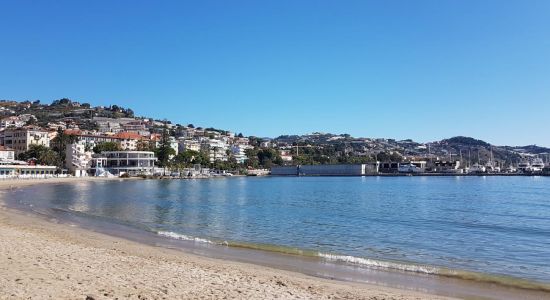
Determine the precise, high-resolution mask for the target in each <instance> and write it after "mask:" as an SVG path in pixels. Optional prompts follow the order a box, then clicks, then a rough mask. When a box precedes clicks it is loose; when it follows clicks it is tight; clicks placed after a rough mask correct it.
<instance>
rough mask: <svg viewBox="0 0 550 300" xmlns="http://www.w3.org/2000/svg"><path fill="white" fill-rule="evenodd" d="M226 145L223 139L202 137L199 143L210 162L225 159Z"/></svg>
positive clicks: (226, 156)
mask: <svg viewBox="0 0 550 300" xmlns="http://www.w3.org/2000/svg"><path fill="white" fill-rule="evenodd" d="M228 150H229V149H228V146H227V143H225V141H223V140H218V139H204V140H203V141H202V143H201V151H203V152H205V153H207V154H208V157H209V160H210V162H215V161H227V159H228V155H227V152H228Z"/></svg>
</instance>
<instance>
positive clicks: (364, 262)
mask: <svg viewBox="0 0 550 300" xmlns="http://www.w3.org/2000/svg"><path fill="white" fill-rule="evenodd" d="M319 257H322V258H324V259H327V260H331V261H338V262H346V263H351V264H356V265H360V266H364V267H375V268H383V269H392V270H399V271H407V272H416V273H424V274H441V272H440V269H439V268H436V267H430V266H422V265H413V264H402V263H396V262H389V261H381V260H375V259H369V258H362V257H355V256H349V255H335V254H329V253H319Z"/></svg>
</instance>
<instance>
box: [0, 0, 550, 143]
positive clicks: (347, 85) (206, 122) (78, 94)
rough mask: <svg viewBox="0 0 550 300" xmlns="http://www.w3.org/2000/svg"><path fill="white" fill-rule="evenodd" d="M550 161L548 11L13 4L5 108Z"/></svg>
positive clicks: (498, 4) (520, 5) (7, 28)
mask: <svg viewBox="0 0 550 300" xmlns="http://www.w3.org/2000/svg"><path fill="white" fill-rule="evenodd" d="M62 97H67V98H71V99H74V100H78V101H82V102H90V103H92V104H93V105H108V104H119V105H122V106H129V107H131V108H133V109H134V110H135V111H136V113H137V114H138V115H147V116H153V117H155V118H167V119H170V120H173V121H174V122H178V123H182V124H187V123H194V124H195V125H197V126H214V127H218V128H223V129H228V130H232V131H236V132H243V133H244V134H247V135H258V136H278V135H280V134H303V133H309V132H312V131H324V132H333V133H350V134H352V135H354V136H366V137H390V138H398V139H402V138H412V139H415V140H418V141H432V140H437V139H441V138H446V137H451V136H455V135H467V136H473V137H477V138H481V139H485V140H487V141H489V142H492V143H495V144H538V145H546V146H550V130H549V129H550V126H549V120H550V113H549V112H550V1H547V0H541V1H519V0H518V1H504V0H494V1H490V0H481V1H479V0H476V1H466V0H464V1H462V0H461V1H458V0H447V1H445V0H434V1H320V0H315V1H303V0H300V1H294V0H289V1H283V0H277V1H203V0H201V1H173V2H172V1H119V0H117V1H24V0H17V1H3V0H0V99H15V100H24V99H40V100H42V101H43V102H48V103H49V102H51V101H52V100H55V99H59V98H62Z"/></svg>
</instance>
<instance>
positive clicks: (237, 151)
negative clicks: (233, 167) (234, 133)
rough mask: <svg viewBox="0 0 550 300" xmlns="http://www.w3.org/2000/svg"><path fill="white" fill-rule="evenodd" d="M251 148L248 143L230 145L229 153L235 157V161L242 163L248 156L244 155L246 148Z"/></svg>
mask: <svg viewBox="0 0 550 300" xmlns="http://www.w3.org/2000/svg"><path fill="white" fill-rule="evenodd" d="M251 148H253V147H252V146H250V145H233V146H231V155H232V156H233V157H234V158H235V160H236V161H237V163H240V164H242V163H244V162H245V161H246V160H247V159H248V157H247V156H246V150H247V149H251Z"/></svg>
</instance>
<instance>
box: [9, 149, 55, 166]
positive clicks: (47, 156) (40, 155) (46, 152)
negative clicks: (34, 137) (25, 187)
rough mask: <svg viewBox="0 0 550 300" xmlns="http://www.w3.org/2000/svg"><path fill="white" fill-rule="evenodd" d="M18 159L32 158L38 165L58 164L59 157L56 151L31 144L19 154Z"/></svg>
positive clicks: (27, 159)
mask: <svg viewBox="0 0 550 300" xmlns="http://www.w3.org/2000/svg"><path fill="white" fill-rule="evenodd" d="M18 159H19V160H23V161H30V160H34V161H35V163H36V164H39V165H49V166H60V165H61V158H60V157H59V155H58V154H57V152H55V151H53V150H52V149H50V148H48V147H46V146H42V145H31V146H30V147H29V150H28V151H26V152H23V153H21V154H19V156H18Z"/></svg>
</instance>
